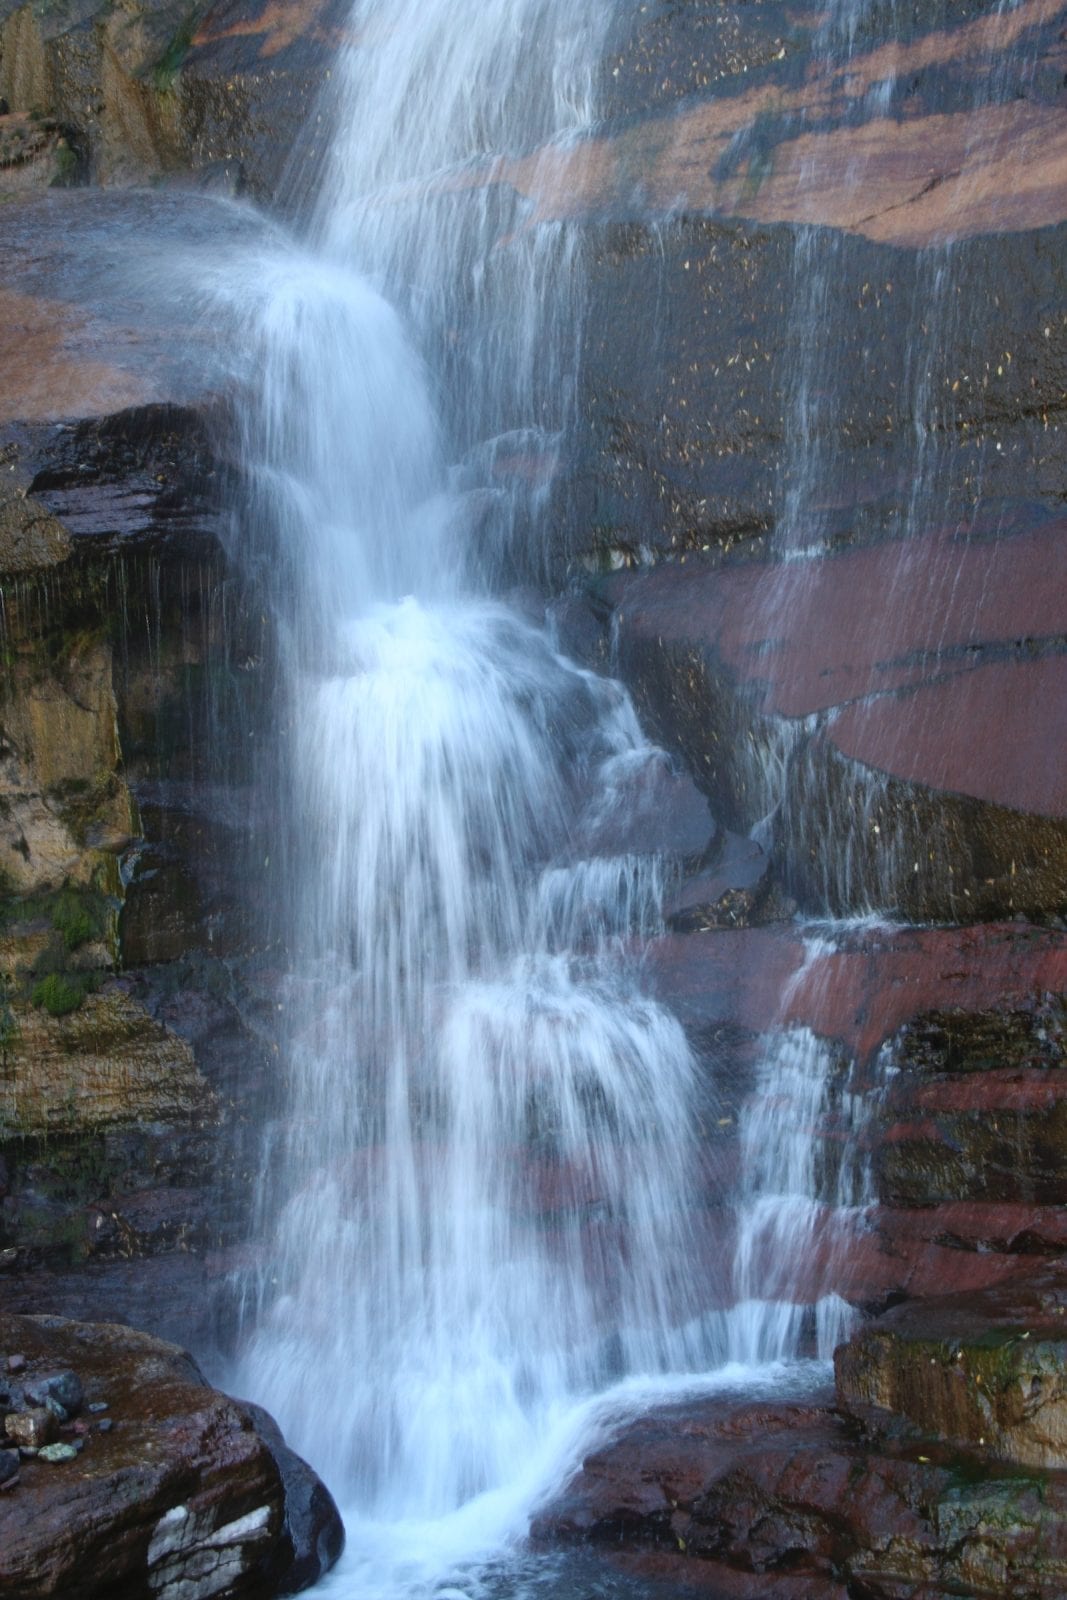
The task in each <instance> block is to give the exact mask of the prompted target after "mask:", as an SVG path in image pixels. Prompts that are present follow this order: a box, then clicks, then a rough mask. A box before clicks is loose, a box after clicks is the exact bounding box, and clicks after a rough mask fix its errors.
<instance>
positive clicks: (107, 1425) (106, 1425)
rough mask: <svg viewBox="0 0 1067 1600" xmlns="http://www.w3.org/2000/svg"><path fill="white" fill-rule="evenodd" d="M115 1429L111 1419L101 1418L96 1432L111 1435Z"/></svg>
mask: <svg viewBox="0 0 1067 1600" xmlns="http://www.w3.org/2000/svg"><path fill="white" fill-rule="evenodd" d="M113 1427H114V1423H113V1422H112V1420H111V1418H110V1417H101V1418H100V1421H99V1422H98V1423H97V1425H96V1431H97V1433H110V1432H111V1429H112V1428H113Z"/></svg>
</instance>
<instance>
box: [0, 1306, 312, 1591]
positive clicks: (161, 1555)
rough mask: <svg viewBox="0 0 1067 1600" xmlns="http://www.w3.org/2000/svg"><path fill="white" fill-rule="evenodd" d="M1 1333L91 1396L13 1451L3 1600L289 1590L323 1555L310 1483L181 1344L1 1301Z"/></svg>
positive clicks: (1, 1338) (4, 1526)
mask: <svg viewBox="0 0 1067 1600" xmlns="http://www.w3.org/2000/svg"><path fill="white" fill-rule="evenodd" d="M0 1348H4V1349H11V1350H14V1349H17V1350H18V1351H19V1352H20V1353H21V1354H23V1355H24V1356H25V1357H26V1360H27V1379H26V1380H25V1381H28V1382H31V1383H32V1380H33V1377H34V1376H35V1374H36V1373H37V1372H38V1371H42V1372H43V1370H44V1369H45V1368H52V1369H54V1368H55V1367H56V1366H57V1365H59V1366H64V1367H67V1368H69V1369H70V1370H71V1371H72V1372H74V1373H76V1374H77V1378H78V1380H79V1381H80V1383H81V1385H82V1386H83V1387H84V1393H85V1398H86V1401H87V1402H89V1407H88V1410H89V1416H88V1420H87V1422H86V1423H85V1424H84V1425H81V1427H80V1431H79V1425H78V1424H75V1425H73V1426H72V1427H71V1428H70V1430H69V1436H71V1437H74V1438H75V1439H76V1445H75V1446H72V1447H67V1446H61V1449H60V1451H59V1452H54V1453H53V1454H52V1455H50V1456H46V1455H44V1454H43V1453H42V1455H41V1456H36V1457H35V1456H33V1455H26V1456H25V1458H24V1459H23V1461H22V1464H21V1468H20V1473H19V1481H18V1483H17V1485H16V1486H15V1487H14V1488H13V1489H12V1490H11V1491H10V1492H9V1493H7V1494H5V1495H4V1497H3V1498H2V1499H0V1535H2V1536H0V1585H2V1587H3V1590H4V1593H5V1595H7V1594H10V1595H11V1596H12V1600H38V1597H42V1600H43V1597H46V1596H55V1595H63V1596H64V1597H70V1600H104V1597H105V1596H106V1597H108V1600H111V1597H114V1600H122V1597H129V1600H139V1597H144V1600H148V1596H150V1595H152V1596H157V1597H162V1600H181V1597H188V1596H189V1595H190V1594H193V1593H195V1594H196V1595H198V1596H201V1595H202V1596H205V1597H207V1596H219V1597H220V1600H223V1597H226V1600H228V1597H231V1596H232V1597H237V1596H240V1595H249V1596H252V1595H255V1596H270V1595H276V1594H291V1593H294V1592H295V1591H296V1590H297V1589H299V1588H303V1587H306V1586H307V1585H308V1584H310V1583H313V1582H315V1581H316V1580H317V1579H318V1578H319V1577H320V1576H321V1575H322V1573H323V1572H324V1571H325V1570H326V1569H327V1567H328V1566H329V1565H331V1564H332V1561H333V1560H335V1559H336V1557H337V1555H338V1553H339V1551H340V1548H341V1544H342V1542H343V1534H342V1532H341V1524H340V1519H339V1517H338V1514H337V1510H336V1507H335V1506H334V1505H333V1502H332V1500H331V1499H330V1497H329V1495H328V1494H327V1492H326V1490H325V1489H324V1488H323V1486H322V1484H321V1483H319V1482H318V1480H317V1479H315V1478H314V1475H313V1474H312V1473H311V1472H310V1469H309V1468H307V1467H306V1466H305V1465H304V1464H303V1463H302V1462H300V1461H299V1459H298V1458H296V1457H294V1456H293V1455H292V1452H290V1451H288V1450H287V1448H286V1447H285V1446H284V1444H283V1443H282V1442H281V1439H280V1435H279V1434H278V1432H277V1429H276V1427H275V1426H274V1425H273V1423H271V1421H270V1419H269V1418H265V1417H264V1414H263V1413H259V1412H257V1411H256V1410H255V1408H252V1407H248V1406H244V1405H242V1404H241V1403H240V1402H238V1401H235V1400H231V1399H229V1398H228V1397H227V1396H225V1395H223V1394H220V1393H218V1392H217V1391H216V1390H214V1389H212V1388H211V1387H210V1386H209V1385H208V1384H207V1383H206V1382H205V1380H204V1379H203V1377H202V1376H201V1374H200V1372H199V1371H198V1369H197V1367H196V1366H195V1364H194V1363H193V1361H192V1360H191V1358H190V1357H189V1356H188V1355H186V1354H185V1352H184V1351H182V1350H180V1349H178V1348H177V1347H175V1346H173V1345H168V1344H164V1343H162V1342H161V1341H160V1340H157V1339H153V1338H150V1337H149V1336H148V1335H146V1334H142V1333H134V1332H132V1331H131V1330H130V1329H127V1328H117V1327H113V1326H109V1325H107V1324H88V1323H75V1322H68V1321H65V1320H64V1319H62V1318H59V1317H53V1316H48V1317H27V1318H20V1317H14V1316H10V1315H8V1314H7V1313H0ZM101 1405H103V1406H104V1408H105V1410H106V1420H105V1426H104V1427H101V1426H100V1423H99V1421H97V1422H94V1420H93V1417H94V1415H97V1414H98V1408H99V1407H100V1406H101ZM9 1432H10V1427H9ZM78 1446H80V1449H79V1448H78Z"/></svg>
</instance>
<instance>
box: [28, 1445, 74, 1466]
mask: <svg viewBox="0 0 1067 1600" xmlns="http://www.w3.org/2000/svg"><path fill="white" fill-rule="evenodd" d="M77 1454H78V1452H77V1450H75V1448H74V1446H73V1445H72V1444H46V1445H45V1446H44V1448H43V1450H38V1452H37V1459H38V1461H52V1462H56V1461H73V1460H74V1458H75V1457H76V1456H77Z"/></svg>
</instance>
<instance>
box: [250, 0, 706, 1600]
mask: <svg viewBox="0 0 1067 1600" xmlns="http://www.w3.org/2000/svg"><path fill="white" fill-rule="evenodd" d="M606 11H607V7H606V6H605V5H604V4H601V3H599V0H578V3H577V4H576V3H574V0H570V3H568V4H567V5H562V4H560V3H558V0H492V3H490V4H489V5H486V4H484V3H479V4H477V5H474V4H470V3H467V0H464V3H459V0H434V3H431V4H427V3H425V0H419V3H418V4H415V3H414V0H393V3H391V4H388V5H387V4H385V3H380V0H373V3H363V4H360V5H357V7H356V10H355V13H354V15H353V22H352V35H353V39H354V43H353V44H352V45H351V47H350V48H349V50H348V52H347V54H346V56H345V58H344V62H343V67H342V70H341V71H340V72H339V73H338V74H337V79H338V80H339V81H337V82H335V84H334V86H333V88H332V89H331V94H330V99H329V102H328V114H329V115H330V116H332V117H333V118H334V119H335V126H336V129H337V133H336V137H335V139H334V142H333V148H332V152H331V155H330V158H329V159H328V160H327V161H326V163H325V165H324V168H323V170H322V172H321V189H320V191H319V194H318V197H317V200H316V203H315V205H314V207H312V208H310V211H309V213H308V215H307V217H306V219H305V220H306V236H305V238H304V241H303V242H302V243H299V244H297V243H295V242H293V241H292V240H291V239H288V238H284V237H282V238H275V239H273V240H272V241H270V242H269V243H268V245H266V246H264V247H263V249H262V250H261V251H259V252H258V253H253V254H252V255H251V256H249V257H248V258H247V259H246V260H245V262H244V264H243V267H244V270H243V271H241V272H240V273H239V274H237V275H232V276H231V278H230V281H228V282H227V283H226V284H220V285H219V292H220V293H221V294H223V295H224V296H225V297H226V298H227V299H228V301H229V303H230V304H231V306H232V307H233V309H234V311H235V313H236V315H237V316H238V317H239V319H240V325H241V338H242V343H243V345H244V346H245V347H246V348H247V349H248V350H250V351H251V352H252V365H253V367H254V368H255V369H256V370H258V372H259V373H260V374H261V380H260V385H259V394H258V396H257V397H256V398H255V399H254V400H253V401H252V402H250V404H249V406H248V408H247V412H246V416H245V419H244V439H243V452H244V464H245V473H246V477H247V479H248V481H249V483H250V486H251V489H250V496H249V503H248V505H247V507H246V509H245V511H244V514H243V517H242V519H241V521H242V533H241V538H242V541H243V548H242V555H243V559H244V560H245V561H246V562H249V563H251V564H256V565H258V567H259V569H260V571H261V573H262V575H263V585H264V588H265V590H266V592H267V593H268V594H269V596H270V604H271V605H272V607H273V609H274V613H275V619H276V625H277V631H278V634H279V637H280V640H281V648H282V663H281V682H282V687H281V690H280V705H279V710H278V718H277V723H278V727H277V740H276V763H277V764H276V768H275V780H274V781H275V789H276V801H277V807H278V810H279V813H280V817H281V823H280V838H279V842H278V845H277V848H278V849H279V851H280V853H281V856H282V859H283V861H284V867H283V868H282V869H281V872H280V876H281V877H282V880H283V882H284V890H283V892H282V894H281V895H280V896H279V903H280V906H284V928H283V930H282V931H283V933H284V941H285V944H286V947H287V950H288V952H289V962H290V971H289V975H288V977H287V979H286V986H285V990H284V994H283V997H282V1000H281V1002H280V1005H281V1015H282V1019H283V1022H282V1026H283V1047H282V1059H283V1067H284V1073H285V1077H286V1079H287V1082H288V1095H287V1104H286V1105H285V1107H284V1109H283V1112H282V1114H281V1116H280V1117H279V1119H278V1122H277V1125H276V1126H274V1127H272V1129H271V1130H270V1132H269V1137H268V1143H267V1155H266V1156H265V1160H264V1181H263V1186H262V1195H261V1205H260V1219H261V1229H262V1232H263V1236H264V1239H265V1251H266V1256H265V1261H266V1264H265V1265H264V1266H263V1268H262V1269H261V1271H260V1272H259V1273H258V1275H257V1276H256V1279H255V1282H254V1283H253V1285H252V1287H251V1289H250V1291H249V1294H248V1296H247V1298H246V1328H247V1337H246V1342H245V1347H244V1353H243V1355H242V1358H241V1363H240V1368H239V1370H238V1372H237V1373H236V1375H235V1377H234V1380H233V1381H234V1383H235V1384H236V1385H238V1386H239V1387H240V1388H241V1389H242V1390H243V1391H245V1392H247V1393H249V1394H251V1395H253V1396H254V1397H255V1398H257V1399H260V1400H262V1401H263V1402H264V1403H265V1404H266V1405H267V1406H268V1407H269V1408H270V1409H271V1410H272V1411H273V1412H274V1413H275V1414H276V1415H277V1416H278V1419H279V1421H280V1422H281V1424H282V1426H283V1428H284V1429H285V1432H286V1434H287V1436H288V1438H289V1439H290V1440H291V1441H292V1442H293V1444H294V1445H295V1447H296V1448H297V1449H299V1450H301V1451H303V1452H304V1453H305V1454H306V1455H308V1457H309V1458H310V1459H311V1460H312V1461H313V1463H314V1464H315V1466H316V1467H317V1468H318V1469H319V1470H320V1471H321V1472H322V1473H323V1475H324V1476H325V1477H326V1479H327V1481H328V1482H329V1483H330V1484H331V1486H332V1487H333V1489H334V1490H335V1492H336V1493H337V1494H338V1497H339V1498H340V1499H341V1500H342V1501H343V1503H344V1504H345V1505H346V1506H347V1507H348V1509H349V1521H350V1527H351V1528H352V1529H358V1530H359V1532H358V1536H357V1535H353V1537H352V1540H351V1543H352V1546H353V1550H352V1554H351V1555H350V1557H349V1560H350V1562H352V1563H354V1565H355V1567H356V1569H357V1570H358V1572H359V1573H360V1574H361V1575H360V1576H359V1577H358V1579H352V1580H351V1581H352V1582H354V1583H355V1588H354V1590H353V1591H352V1592H358V1593H361V1594H363V1593H368V1592H376V1591H380V1592H382V1593H386V1592H393V1590H394V1589H395V1590H396V1591H397V1592H411V1588H412V1586H413V1585H414V1584H415V1579H414V1578H413V1577H412V1576H411V1574H410V1572H409V1571H408V1569H407V1567H406V1566H405V1565H404V1563H405V1562H406V1561H408V1560H409V1559H410V1546H411V1545H412V1544H413V1543H414V1545H415V1546H416V1547H417V1549H418V1550H419V1551H423V1552H425V1550H427V1549H428V1548H430V1547H433V1546H434V1545H435V1538H436V1535H434V1534H432V1533H431V1531H430V1530H431V1529H433V1528H436V1529H438V1530H440V1529H441V1528H442V1527H448V1526H450V1525H451V1526H452V1527H453V1529H460V1530H465V1531H461V1532H458V1533H456V1535H455V1537H456V1539H457V1540H458V1545H457V1546H456V1548H457V1549H459V1548H461V1549H467V1548H468V1546H469V1544H470V1542H471V1541H473V1543H474V1545H477V1544H478V1542H479V1540H484V1539H485V1538H486V1537H487V1535H486V1531H485V1529H486V1525H487V1524H486V1517H487V1516H489V1513H488V1512H487V1511H485V1509H484V1508H486V1507H491V1506H492V1505H494V1504H499V1503H501V1497H503V1499H504V1501H506V1502H507V1503H508V1504H511V1503H512V1501H514V1503H515V1505H517V1506H518V1505H520V1502H521V1501H522V1497H523V1495H525V1496H526V1499H527V1500H528V1499H529V1495H530V1492H531V1491H530V1481H531V1480H530V1474H531V1471H532V1470H533V1467H534V1465H535V1464H536V1463H537V1462H538V1461H541V1460H542V1459H543V1460H545V1461H546V1462H547V1461H548V1460H549V1458H550V1457H551V1456H552V1454H553V1451H555V1452H556V1455H557V1456H558V1452H559V1450H560V1448H561V1446H560V1444H559V1440H560V1438H564V1437H570V1435H569V1434H568V1428H572V1427H573V1424H572V1423H571V1422H568V1421H567V1419H568V1418H573V1417H574V1416H577V1415H579V1414H581V1411H582V1407H583V1406H588V1404H589V1403H590V1402H591V1401H592V1400H593V1398H594V1397H595V1396H596V1395H597V1394H598V1392H601V1391H603V1390H604V1389H605V1388H607V1387H609V1386H611V1385H618V1384H619V1383H620V1382H623V1381H625V1380H626V1379H628V1378H631V1377H633V1376H634V1375H641V1376H643V1377H645V1378H651V1379H655V1378H656V1377H657V1376H659V1377H661V1378H662V1377H663V1376H664V1375H666V1374H669V1373H672V1372H679V1371H680V1372H691V1371H693V1370H698V1369H699V1368H700V1367H701V1366H705V1365H707V1364H708V1363H709V1357H710V1354H711V1345H710V1343H709V1342H708V1340H707V1339H705V1338H704V1336H703V1334H702V1332H701V1328H702V1321H701V1311H702V1294H703V1289H702V1286H701V1283H700V1278H699V1274H697V1273H695V1272H694V1271H693V1270H692V1269H693V1262H694V1260H696V1259H698V1258H699V1255H700V1252H701V1248H702V1247H701V1243H700V1231H701V1224H700V1222H699V1219H698V1123H697V1120H696V1117H695V1115H694V1100H695V1095H696V1089H697V1068H696V1062H695V1060H694V1057H693V1054H692V1052H691V1050H690V1047H689V1045H688V1043H687V1041H686V1038H685V1035H684V1033H683V1031H682V1029H681V1027H680V1025H679V1023H678V1022H677V1021H676V1020H675V1019H674V1018H673V1016H671V1015H670V1014H669V1013H668V1012H667V1011H665V1010H664V1009H663V1008H662V1007H660V1006H659V1005H657V1004H655V1003H654V1002H653V1001H652V1000H651V999H650V998H648V997H647V995H646V994H644V992H643V991H642V986H641V979H640V960H641V941H642V939H644V938H647V936H649V935H650V934H651V933H654V932H656V931H659V930H660V928H661V925H662V918H661V899H662V894H663V886H664V878H663V871H662V868H661V866H660V864H659V863H658V862H657V861H656V860H655V858H654V857H649V856H648V855H647V854H643V853H641V852H637V853H625V852H623V853H615V854H613V853H612V852H611V846H610V833H609V830H608V829H607V828H606V827H605V819H606V818H607V817H609V816H610V814H612V812H613V811H614V812H618V813H620V814H623V813H625V811H626V809H627V807H628V805H630V804H631V803H635V802H634V796H635V795H637V793H638V792H639V790H640V788H641V784H642V782H643V781H644V778H645V777H647V775H648V773H649V771H650V770H657V771H658V770H660V769H661V768H662V766H663V762H664V758H663V755H662V753H661V752H659V751H657V750H655V749H654V748H653V747H652V746H651V745H649V744H648V742H647V741H646V740H645V738H644V736H643V735H642V733H641V730H640V728H639V726H638V724H637V721H636V718H635V715H634V712H633V708H632V706H631V704H630V702H629V699H628V697H627V696H626V695H625V693H624V692H623V691H622V690H621V688H620V687H619V686H618V685H617V684H616V683H614V682H612V681H610V680H608V679H602V678H597V677H595V676H593V675H592V674H590V673H589V672H587V671H585V670H583V669H581V668H579V667H578V666H576V665H575V664H574V663H572V662H570V661H568V660H567V659H565V658H564V657H563V656H561V655H560V654H559V653H558V652H557V650H556V649H555V648H554V646H553V643H552V641H551V639H550V637H549V635H548V633H547V632H546V631H545V630H544V628H543V627H542V626H541V625H539V623H538V622H537V621H536V620H532V619H531V618H529V617H527V616H525V615H523V614H521V613H520V612H519V611H518V610H516V609H515V608H514V607H513V606H509V605H507V604H506V603H504V602H503V601H501V600H499V599H497V598H493V590H494V587H495V586H496V580H497V579H498V576H499V574H500V573H501V572H507V571H509V570H510V571H514V570H515V569H516V566H517V565H519V564H518V563H517V562H516V560H515V559H514V557H515V554H516V552H515V536H516V533H517V532H518V531H519V530H520V529H525V531H526V534H527V535H532V534H538V535H539V536H541V537H543V530H542V529H541V527H540V525H539V524H540V523H543V520H544V509H545V506H546V504H547V500H548V492H549V491H548V486H549V484H550V481H551V473H552V468H553V462H554V458H555V455H556V454H557V452H558V450H559V447H560V441H561V437H562V433H563V430H564V429H565V427H566V424H567V420H568V408H569V406H570V403H571V400H570V396H571V392H572V388H573V377H574V360H575V357H574V336H575V328H576V317H577V308H578V302H579V286H578V285H579V280H578V277H577V274H576V272H575V254H576V245H575V241H574V238H573V237H572V236H571V233H570V232H569V231H567V230H559V229H539V230H537V231H535V232H530V233H529V234H526V233H524V231H523V227H524V224H523V218H522V215H521V211H520V209H519V207H518V204H517V202H516V201H515V200H514V198H513V197H511V196H510V195H509V194H508V193H503V192H501V193H498V192H497V191H496V189H495V188H494V186H493V185H492V183H491V181H490V180H491V171H490V170H489V165H490V163H491V160H492V156H493V153H494V152H500V151H505V150H511V151H522V150H525V149H529V148H532V147H533V146H535V145H538V144H544V143H545V142H546V141H548V142H549V143H551V141H552V140H560V139H573V138H576V137H578V136H579V135H580V133H581V130H582V129H583V128H584V127H585V126H586V125H587V124H588V123H589V121H590V119H591V117H592V114H593V106H592V98H591V84H592V80H593V71H594V65H595V61H596V55H597V43H598V40H599V37H600V33H601V30H602V29H603V26H604V24H605V20H606ZM505 241H507V242H505ZM572 278H573V281H572ZM238 279H239V281H238ZM387 297H388V298H387ZM516 458H518V459H516ZM539 564H540V557H539V556H536V552H535V559H534V560H532V561H530V562H528V563H527V564H526V567H527V569H529V568H532V569H534V570H537V568H538V567H539ZM708 830H709V833H710V830H711V820H710V818H709V819H708ZM561 1429H562V1433H561V1431H560V1430H561ZM553 1440H555V1441H556V1443H555V1444H553V1443H552V1441H553ZM546 1452H547V1454H546ZM557 1470H558V1465H557ZM535 1476H536V1474H535ZM520 1491H521V1492H520ZM509 1496H510V1499H509V1498H508V1497H509ZM479 1506H481V1507H482V1508H483V1511H482V1513H479V1514H478V1515H475V1512H474V1511H472V1508H476V1507H479ZM520 1509H521V1507H520ZM496 1515H497V1516H498V1518H499V1515H500V1513H499V1511H498V1512H497V1513H496ZM479 1516H480V1519H481V1520H479ZM472 1518H473V1519H474V1520H473V1521H472ZM489 1521H490V1522H491V1521H492V1518H491V1516H490V1517H489ZM415 1526H417V1527H418V1528H419V1529H420V1530H421V1531H420V1532H418V1533H417V1534H415V1533H413V1532H412V1529H413V1527H415ZM493 1526H494V1527H496V1524H493ZM496 1536H497V1537H499V1529H498V1530H497V1534H496ZM464 1541H466V1543H465V1542H464ZM446 1542H447V1540H446ZM449 1548H450V1549H452V1546H451V1545H450V1546H449ZM382 1550H384V1551H385V1552H386V1554H385V1555H383V1556H381V1564H383V1565H384V1568H385V1569H388V1575H387V1576H382V1571H381V1570H379V1568H377V1567H376V1568H375V1572H376V1573H377V1576H375V1577H373V1578H372V1577H371V1576H369V1573H370V1566H369V1565H368V1563H371V1562H372V1553H373V1552H374V1551H378V1552H379V1553H380V1552H381V1551H382ZM398 1550H399V1551H400V1552H401V1553H400V1554H398ZM453 1553H454V1551H453ZM374 1559H375V1560H377V1559H378V1558H377V1557H374ZM401 1568H403V1572H404V1573H406V1574H407V1575H406V1576H404V1575H403V1574H402V1573H401Z"/></svg>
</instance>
